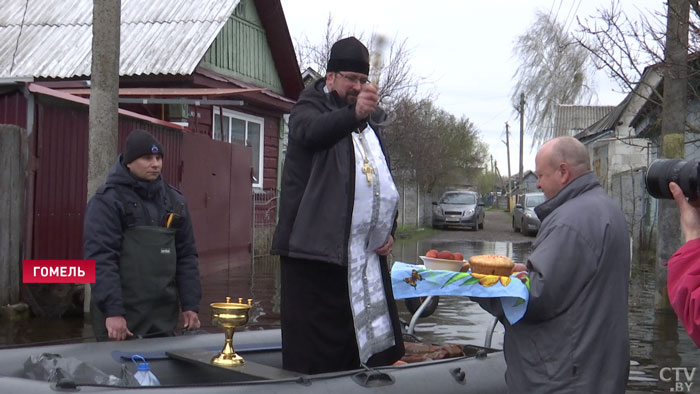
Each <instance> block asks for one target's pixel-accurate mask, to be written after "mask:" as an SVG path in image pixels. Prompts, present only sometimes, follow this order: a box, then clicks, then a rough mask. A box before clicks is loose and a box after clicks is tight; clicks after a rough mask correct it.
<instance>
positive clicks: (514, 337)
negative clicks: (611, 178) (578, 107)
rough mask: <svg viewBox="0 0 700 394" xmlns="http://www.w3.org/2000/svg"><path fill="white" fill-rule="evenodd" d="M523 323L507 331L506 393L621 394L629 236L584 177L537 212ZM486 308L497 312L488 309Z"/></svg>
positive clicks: (590, 177) (589, 176)
mask: <svg viewBox="0 0 700 394" xmlns="http://www.w3.org/2000/svg"><path fill="white" fill-rule="evenodd" d="M535 212H536V213H537V215H538V216H539V217H540V219H541V220H542V226H541V228H540V230H539V233H538V234H537V238H536V239H535V241H534V243H533V245H532V252H531V254H530V257H529V259H528V262H527V266H528V270H529V274H530V300H529V302H528V308H527V312H526V314H525V316H524V317H523V319H522V320H520V321H519V322H517V323H516V324H514V325H512V326H511V325H509V324H508V322H507V320H505V319H502V322H503V323H504V325H505V328H506V334H505V340H504V341H505V343H504V351H505V357H506V362H507V364H508V370H507V372H506V381H507V383H508V389H509V391H510V392H511V393H624V392H625V386H626V384H627V378H628V374H629V336H628V327H627V312H628V308H627V296H628V277H629V269H630V252H629V232H628V228H627V222H626V220H625V217H624V215H623V213H622V211H621V210H620V208H619V207H618V206H617V205H616V204H615V203H614V202H613V201H612V200H611V199H610V197H608V195H607V194H606V193H605V191H604V190H603V188H602V187H601V186H600V183H599V182H598V180H597V178H596V177H595V175H594V174H593V173H590V172H589V173H586V174H584V175H582V176H580V177H578V178H576V179H575V180H574V181H573V182H571V183H570V184H569V185H567V186H566V187H564V189H562V190H561V191H560V192H559V193H558V194H557V195H556V196H554V197H553V198H551V199H550V200H548V201H546V202H544V203H543V204H541V205H540V206H538V207H537V208H536V209H535ZM490 304H491V305H490V306H491V307H493V306H495V305H494V304H493V303H490Z"/></svg>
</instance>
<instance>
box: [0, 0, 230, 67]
mask: <svg viewBox="0 0 700 394" xmlns="http://www.w3.org/2000/svg"><path fill="white" fill-rule="evenodd" d="M239 1H240V0H150V1H142V0H122V8H121V9H122V11H121V18H122V20H121V49H120V51H121V53H120V62H119V74H120V75H124V76H126V75H144V74H183V75H188V74H191V73H192V72H193V71H194V68H195V67H196V66H197V64H199V61H200V60H201V59H202V57H203V56H204V54H205V53H206V51H207V49H208V48H209V46H210V45H211V43H212V42H213V41H214V39H215V38H216V35H217V34H218V32H219V31H220V30H221V28H222V26H223V25H224V23H226V20H227V19H228V18H229V16H230V15H231V14H232V13H233V10H234V9H235V8H236V6H237V5H238V3H239ZM3 3H4V4H3V7H2V8H0V77H4V78H17V77H35V78H70V77H76V76H88V75H90V70H91V61H92V56H91V52H92V0H65V1H61V2H56V1H55V0H32V1H29V2H27V1H26V0H4V1H3ZM58 4H60V6H58Z"/></svg>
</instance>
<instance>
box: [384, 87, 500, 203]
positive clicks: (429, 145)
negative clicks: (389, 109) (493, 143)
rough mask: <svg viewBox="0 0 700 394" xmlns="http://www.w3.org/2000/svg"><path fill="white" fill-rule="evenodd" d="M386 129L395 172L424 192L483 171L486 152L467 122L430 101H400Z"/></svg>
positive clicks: (400, 177)
mask: <svg viewBox="0 0 700 394" xmlns="http://www.w3.org/2000/svg"><path fill="white" fill-rule="evenodd" d="M394 111H395V113H396V117H395V119H394V121H393V122H392V123H391V124H390V125H389V126H388V127H387V145H388V146H389V150H390V152H391V157H392V170H393V173H394V175H395V176H396V177H397V178H399V179H410V180H414V181H415V182H416V183H418V184H419V185H420V187H421V188H422V189H424V190H428V191H430V190H432V189H433V187H435V186H437V185H442V186H445V185H450V184H454V183H457V182H459V181H460V180H464V179H465V178H467V177H470V176H472V175H475V174H477V173H478V172H480V171H481V168H482V167H483V163H484V162H485V160H486V156H487V148H486V146H485V145H484V143H483V142H482V141H481V140H480V139H479V137H478V130H477V129H476V127H475V126H474V124H473V123H471V122H470V121H469V119H467V118H464V117H462V118H459V119H458V118H456V117H455V116H453V115H451V114H449V113H447V112H446V111H444V110H442V109H440V108H437V107H435V105H434V104H433V102H432V101H431V100H430V99H422V100H419V101H414V100H410V99H401V100H399V101H398V102H397V103H396V105H395V107H394Z"/></svg>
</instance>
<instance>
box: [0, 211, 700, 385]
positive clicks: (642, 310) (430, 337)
mask: <svg viewBox="0 0 700 394" xmlns="http://www.w3.org/2000/svg"><path fill="white" fill-rule="evenodd" d="M489 216H490V219H491V222H489V221H487V222H486V227H485V230H480V231H478V232H474V231H449V230H448V231H437V232H434V233H431V235H430V236H429V237H424V239H422V240H418V241H413V240H398V241H397V242H396V244H395V247H394V251H393V260H394V261H402V262H407V263H415V262H418V260H419V259H418V256H419V255H422V254H424V253H425V251H427V250H429V249H438V250H444V249H446V250H450V251H453V252H460V253H462V254H464V256H471V255H475V254H502V255H506V256H509V257H510V258H512V259H513V260H515V261H518V262H524V261H526V260H527V257H528V255H529V252H530V247H531V242H532V240H533V238H531V237H524V236H522V235H520V234H514V233H513V232H512V231H510V223H509V222H505V221H507V220H509V216H508V215H507V214H506V213H502V212H492V211H489V212H488V213H487V218H489ZM496 219H497V220H500V222H499V223H497V225H494V223H493V220H496ZM499 238H500V239H505V241H503V240H498V239H499ZM484 239H488V240H484ZM218 283H222V281H219V282H218ZM214 286H222V285H220V284H218V285H212V284H210V283H207V282H206V281H205V283H203V288H204V290H205V294H204V297H205V299H206V300H207V302H213V301H217V300H210V299H209V298H211V297H210V295H211V294H224V293H228V294H230V295H231V296H232V297H238V296H245V295H246V294H251V295H252V298H253V299H254V308H253V310H252V311H251V319H250V323H249V325H248V326H247V329H249V330H257V329H265V328H270V327H278V326H279V264H278V263H276V262H275V260H272V259H264V260H263V261H257V262H256V263H255V264H254V267H253V269H252V273H250V274H246V275H245V276H236V275H230V276H229V278H228V280H227V281H226V285H225V286H224V287H226V288H216V289H214V288H212V287H214ZM208 297H209V298H208ZM653 302H654V269H653V263H650V262H648V261H634V262H633V269H632V272H631V277H630V297H629V305H630V308H629V324H630V340H631V368H630V380H629V383H628V386H627V388H628V389H627V393H664V392H665V393H668V392H672V391H674V392H678V390H675V389H676V387H675V384H676V383H677V382H676V379H675V376H672V375H673V374H674V372H672V371H673V370H671V369H670V368H676V367H685V368H686V369H687V370H688V372H690V371H691V370H692V368H693V367H695V368H696V369H695V373H694V375H693V378H692V389H691V390H690V392H695V393H700V349H698V348H697V347H696V346H695V344H694V343H693V342H692V341H691V340H690V339H689V338H688V335H687V334H686V332H685V330H684V329H683V327H682V326H680V325H679V323H678V321H677V319H676V318H675V315H673V313H672V312H671V313H668V314H663V313H655V311H654V308H653ZM397 303H398V306H399V311H400V314H401V319H402V320H404V321H405V322H409V321H410V320H411V314H410V313H409V312H408V310H407V309H406V307H405V304H404V300H397ZM202 315H203V316H205V314H204V313H203V314H202ZM206 319H208V318H204V317H203V318H202V324H203V327H202V329H203V330H204V331H208V332H221V330H220V329H219V328H217V327H214V326H212V325H211V323H210V322H208V321H206ZM86 320H87V319H86ZM492 322H493V318H492V316H491V315H490V314H488V313H486V312H485V311H483V310H482V309H481V308H480V307H479V306H478V305H477V304H476V303H474V302H472V301H470V300H469V299H468V298H466V297H440V302H439V305H438V308H437V310H436V311H435V313H433V314H432V315H431V316H429V317H426V318H421V319H419V320H418V324H417V325H416V327H415V334H416V335H418V336H419V337H421V338H422V339H424V340H425V341H428V342H433V343H445V342H451V343H458V344H475V345H483V344H484V340H485V337H486V332H487V328H488V327H489V326H490V325H491V323H492ZM91 336H92V329H91V327H90V325H89V323H87V322H83V319H82V318H72V319H62V320H55V319H53V320H51V319H36V318H35V319H31V320H29V321H26V322H19V323H7V322H3V323H2V324H0V345H10V344H16V343H30V342H37V341H51V340H55V339H58V338H64V339H65V338H85V339H90V337H91ZM502 344H503V327H502V326H501V325H500V324H498V325H497V326H496V329H495V332H494V336H493V340H492V343H491V346H492V347H495V348H501V347H502ZM603 367H604V366H603ZM662 371H666V372H665V373H663V372H662ZM681 379H682V380H681V381H682V382H686V381H685V380H683V379H685V378H684V377H682V376H681ZM686 392H687V391H686Z"/></svg>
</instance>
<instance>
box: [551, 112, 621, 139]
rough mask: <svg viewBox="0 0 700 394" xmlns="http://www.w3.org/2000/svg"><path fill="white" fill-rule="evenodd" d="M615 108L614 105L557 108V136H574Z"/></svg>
mask: <svg viewBox="0 0 700 394" xmlns="http://www.w3.org/2000/svg"><path fill="white" fill-rule="evenodd" d="M614 108H615V106H613V105H560V106H559V107H558V108H557V117H556V125H555V130H554V131H555V135H556V136H563V135H566V136H573V135H574V134H577V133H579V132H580V131H582V130H584V129H585V128H586V127H588V126H590V125H592V124H593V123H595V122H597V121H598V120H600V119H601V118H603V117H604V116H605V115H607V114H608V113H609V112H610V111H612V110H613V109H614Z"/></svg>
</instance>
